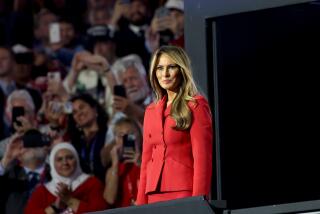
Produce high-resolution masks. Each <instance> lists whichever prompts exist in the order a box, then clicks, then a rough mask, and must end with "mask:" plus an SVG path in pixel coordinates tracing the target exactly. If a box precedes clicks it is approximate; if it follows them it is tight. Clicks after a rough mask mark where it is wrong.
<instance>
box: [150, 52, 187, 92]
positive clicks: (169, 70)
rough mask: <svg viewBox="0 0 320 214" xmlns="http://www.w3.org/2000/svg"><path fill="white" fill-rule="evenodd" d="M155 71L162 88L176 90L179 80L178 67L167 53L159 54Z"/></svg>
mask: <svg viewBox="0 0 320 214" xmlns="http://www.w3.org/2000/svg"><path fill="white" fill-rule="evenodd" d="M155 72H156V76H157V79H158V82H159V84H160V86H161V87H162V88H163V89H165V90H167V91H173V92H177V89H178V88H179V85H180V82H181V74H180V67H179V66H178V65H177V64H176V63H175V62H174V61H173V60H172V59H171V58H170V57H169V56H168V55H166V54H161V55H160V57H159V63H158V65H157V66H156V68H155Z"/></svg>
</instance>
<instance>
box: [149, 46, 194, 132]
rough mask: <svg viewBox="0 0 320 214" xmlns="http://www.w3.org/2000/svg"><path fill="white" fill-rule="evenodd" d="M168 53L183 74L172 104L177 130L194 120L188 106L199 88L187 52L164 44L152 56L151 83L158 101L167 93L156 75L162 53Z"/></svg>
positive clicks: (186, 127) (186, 126) (188, 125)
mask: <svg viewBox="0 0 320 214" xmlns="http://www.w3.org/2000/svg"><path fill="white" fill-rule="evenodd" d="M163 54H165V55H167V56H168V57H170V59H171V60H172V61H173V62H174V63H175V64H177V65H178V66H179V71H180V75H181V78H180V79H181V82H180V85H179V90H178V92H177V95H176V97H175V98H174V100H173V102H172V106H171V112H170V115H171V117H172V118H173V119H174V120H175V122H176V126H175V127H173V128H174V129H177V130H187V129H188V128H189V127H190V125H191V122H192V114H191V111H190V109H189V107H188V102H189V101H193V102H195V100H194V98H193V97H194V96H195V95H196V94H198V89H197V87H196V85H195V83H194V80H193V77H192V69H191V62H190V59H189V57H188V55H187V54H186V52H185V51H184V50H183V49H182V48H180V47H176V46H162V47H160V48H159V49H158V50H156V51H155V53H154V54H153V56H152V59H151V65H150V71H149V72H150V75H149V77H150V84H151V87H152V88H153V91H154V93H155V95H156V101H159V100H161V99H162V98H163V96H165V95H167V92H166V90H165V89H163V88H162V87H161V86H160V84H159V82H158V78H157V76H156V72H155V71H156V68H157V66H158V63H159V59H160V57H161V55H163Z"/></svg>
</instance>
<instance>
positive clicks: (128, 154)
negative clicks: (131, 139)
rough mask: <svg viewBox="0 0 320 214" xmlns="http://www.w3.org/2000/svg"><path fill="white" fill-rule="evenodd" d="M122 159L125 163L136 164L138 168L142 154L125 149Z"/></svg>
mask: <svg viewBox="0 0 320 214" xmlns="http://www.w3.org/2000/svg"><path fill="white" fill-rule="evenodd" d="M122 157H123V159H124V161H123V163H134V164H136V165H137V166H140V164H141V154H140V153H138V152H136V151H135V150H132V149H126V148H124V149H123V153H122Z"/></svg>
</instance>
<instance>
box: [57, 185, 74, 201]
mask: <svg viewBox="0 0 320 214" xmlns="http://www.w3.org/2000/svg"><path fill="white" fill-rule="evenodd" d="M56 194H57V196H58V198H59V199H60V200H61V201H62V202H63V203H65V204H68V202H69V200H70V199H71V189H70V187H69V186H68V185H67V184H65V183H62V182H60V183H58V184H57V191H56Z"/></svg>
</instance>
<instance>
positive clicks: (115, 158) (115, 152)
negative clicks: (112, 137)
mask: <svg viewBox="0 0 320 214" xmlns="http://www.w3.org/2000/svg"><path fill="white" fill-rule="evenodd" d="M120 155H121V146H120V145H118V144H115V145H114V146H113V148H112V149H111V151H110V156H111V161H112V165H113V166H117V165H118V164H119V160H120Z"/></svg>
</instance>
